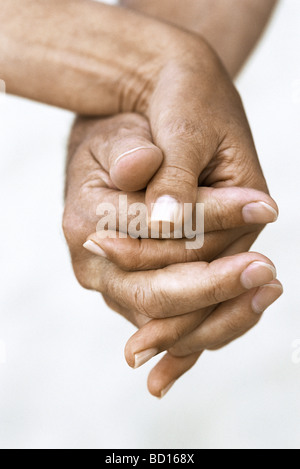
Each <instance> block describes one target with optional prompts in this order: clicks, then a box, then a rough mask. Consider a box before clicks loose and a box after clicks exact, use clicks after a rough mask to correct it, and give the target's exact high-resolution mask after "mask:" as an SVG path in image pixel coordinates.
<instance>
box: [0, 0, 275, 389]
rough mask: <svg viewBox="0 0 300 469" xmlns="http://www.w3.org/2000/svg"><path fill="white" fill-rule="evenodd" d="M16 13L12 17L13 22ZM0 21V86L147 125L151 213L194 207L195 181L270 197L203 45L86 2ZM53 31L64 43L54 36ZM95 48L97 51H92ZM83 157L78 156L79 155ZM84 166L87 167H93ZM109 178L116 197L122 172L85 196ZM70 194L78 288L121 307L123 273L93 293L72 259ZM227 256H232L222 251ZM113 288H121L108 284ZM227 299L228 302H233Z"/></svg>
mask: <svg viewBox="0 0 300 469" xmlns="http://www.w3.org/2000/svg"><path fill="white" fill-rule="evenodd" d="M16 8H18V11H19V13H20V14H19V15H18V16H16V15H15V14H14V12H15V11H16ZM21 19H22V24H21V25H20V21H21ZM41 19H42V21H41ZM0 21H1V32H0V35H1V36H0V39H1V40H0V69H1V78H3V79H4V80H5V81H6V83H7V91H8V92H10V93H14V94H17V95H20V96H24V97H27V98H30V99H36V100H38V101H41V102H45V103H48V104H53V105H57V106H60V107H64V108H67V109H70V110H74V111H76V112H80V113H83V114H95V115H96V114H97V115H107V114H116V113H118V112H120V111H121V112H122V111H137V112H140V113H142V114H144V115H145V116H146V117H147V118H148V119H149V123H150V130H151V134H152V137H153V142H150V143H151V144H152V145H153V144H154V145H155V146H156V147H157V149H156V150H155V153H156V155H157V158H158V159H157V162H156V165H157V166H158V160H159V156H158V152H159V151H162V152H163V154H164V160H163V163H162V165H161V167H160V169H159V171H158V172H157V173H156V175H155V176H154V177H153V178H152V180H151V183H150V184H148V188H147V192H146V194H145V200H146V202H147V203H148V206H150V205H151V203H152V202H154V201H156V199H157V198H158V197H160V196H161V195H165V194H166V193H167V194H170V195H172V196H173V197H175V198H176V199H177V200H179V201H180V202H187V201H188V202H195V201H196V198H197V194H198V180H199V177H201V178H200V182H201V183H202V184H203V185H204V184H205V185H207V186H213V184H214V182H213V181H219V182H217V183H216V184H219V185H220V184H222V185H225V186H226V185H228V186H230V185H240V186H249V187H255V188H257V189H260V190H263V191H266V190H267V188H266V184H265V181H264V178H263V176H262V174H261V171H260V167H259V164H258V160H257V155H256V151H255V147H254V144H253V140H252V137H251V132H250V129H249V126H248V123H247V119H246V117H245V114H244V111H243V107H242V105H241V102H240V98H239V96H238V94H237V92H236V90H235V89H234V87H233V85H232V83H231V81H230V79H229V76H228V74H227V72H226V71H225V69H224V67H223V66H222V64H221V63H220V61H219V59H218V58H217V56H216V55H215V54H214V52H213V51H212V49H211V48H210V47H209V46H208V45H207V44H206V42H205V41H203V40H202V39H200V38H198V37H196V36H193V35H191V34H188V33H186V32H185V31H181V30H179V29H176V28H173V27H172V26H170V25H165V24H163V23H160V22H157V21H154V20H152V19H149V18H147V17H145V16H143V15H139V14H136V13H134V12H129V11H126V10H124V9H118V8H111V7H108V6H105V5H101V4H96V3H94V2H90V1H88V0H84V1H81V0H80V1H79V0H65V1H64V2H61V1H58V0H48V1H47V2H44V1H41V0H35V1H34V0H24V1H23V2H21V3H20V2H17V1H16V0H2V1H1V9H0ZM61 24H63V25H64V28H61ZM115 25H118V27H117V28H116V27H115ZM216 26H217V25H216ZM133 30H138V31H139V41H133V40H132V31H133ZM53 31H55V32H57V31H60V34H56V33H55V35H53ZM74 37H76V38H77V41H74V39H73V38H74ZM95 43H97V44H98V45H99V46H98V48H97V50H95V46H94V44H95ZM100 46H101V47H100ZM136 70H139V73H138V74H137V73H136ZM58 76H59V77H60V79H59V80H57V77H58ZM170 76H176V81H172V82H170ZM100 77H103V78H102V79H101V78H100ZM200 84H201V86H200ZM87 85H88V86H87ZM95 96H97V97H98V99H96V100H95ZM191 102H193V106H192V107H191V106H190V105H189V103H191ZM212 115H213V116H214V118H213V120H212V119H211V116H212ZM199 116H201V119H199ZM224 123H226V125H225V126H224ZM83 134H84V132H83ZM148 143H149V142H148ZM237 143H238V149H237V146H236V145H237ZM221 144H222V145H223V147H222V148H221V151H220V145H221ZM158 149H159V150H158ZM233 149H234V151H233ZM217 150H218V152H217ZM81 151H84V148H83V147H80V151H79V154H80V152H81ZM85 151H87V150H86V149H85ZM216 153H218V157H215V155H216ZM237 153H238V155H239V156H240V157H239V158H238V161H239V166H238V168H239V171H238V172H236V171H235V172H234V174H235V175H236V176H235V178H234V179H232V174H229V172H227V174H225V178H221V175H224V173H226V168H225V167H224V165H225V162H226V164H228V162H230V161H231V162H232V161H233V160H234V161H235V160H237V158H236V156H237ZM199 155H201V158H199ZM113 158H114V155H112V159H113ZM73 161H75V160H73ZM73 161H71V162H70V163H71V166H72V163H73ZM87 164H88V166H90V167H91V166H92V163H91V161H90V160H89V161H88V163H87ZM133 166H134V165H133ZM229 166H230V165H229ZM249 167H252V168H254V171H253V172H251V171H250V174H251V177H250V178H249V177H248V176H247V177H246V178H245V168H249ZM81 169H82V168H81ZM109 169H110V168H109ZM125 172H126V171H125ZM105 173H106V176H105ZM73 174H74V173H73ZM247 174H248V173H247ZM257 174H259V177H257ZM81 176H82V173H81ZM152 176H153V174H152V175H151V177H152ZM105 177H106V179H107V183H108V184H112V185H111V186H110V187H111V188H112V189H113V188H114V187H115V186H116V183H118V184H120V181H119V180H118V172H117V174H113V171H112V174H111V176H107V172H106V171H105V169H104V168H103V167H100V166H98V167H97V168H93V169H91V171H90V172H89V174H88V177H87V179H86V181H84V180H83V181H82V184H81V185H80V187H81V196H82V197H83V196H84V194H87V193H89V191H90V190H93V192H97V189H101V187H99V186H101V183H100V181H102V180H103V179H102V178H105ZM121 179H122V178H121ZM149 180H150V177H149ZM178 181H181V184H178ZM129 182H130V181H129ZM127 184H128V181H127ZM131 187H132V188H133V185H132V186H131ZM75 188H76V184H74V185H73V186H72V184H70V185H69V187H68V190H67V209H66V215H65V222H64V224H65V232H66V236H67V239H68V241H69V244H70V248H71V251H72V254H73V263H74V267H75V270H76V275H77V277H78V278H79V279H80V281H81V283H82V284H83V285H84V286H86V287H87V288H95V289H97V290H99V291H103V292H104V294H105V295H106V293H107V292H106V287H107V285H108V284H109V287H110V288H109V293H110V294H112V296H113V297H114V295H116V297H117V298H118V299H121V296H120V292H118V288H119V287H120V288H122V287H124V286H126V284H127V280H126V277H124V273H123V272H122V273H121V274H120V275H119V277H117V273H119V271H118V270H116V266H112V265H111V264H109V261H107V260H102V261H101V262H102V263H103V262H104V264H105V271H106V279H105V280H104V281H102V282H100V284H98V285H96V284H94V285H93V284H91V283H90V281H89V279H88V278H86V277H87V276H86V270H90V273H92V274H93V275H92V278H93V282H95V280H94V279H95V278H96V277H97V273H98V272H99V270H98V269H99V268H100V267H101V265H100V264H99V262H100V260H99V259H97V260H95V259H94V258H92V256H89V255H88V254H87V253H83V249H82V247H80V249H78V240H79V239H80V236H78V233H79V232H80V234H81V235H82V232H83V231H84V229H85V228H84V227H83V225H84V222H85V218H84V215H83V210H82V211H81V212H80V207H79V213H78V208H77V207H76V210H75V209H74V205H72V201H71V194H73V197H74V200H75V201H76V200H77V198H76V197H77V192H76V189H75ZM77 188H78V186H77ZM129 189H130V184H129V188H128V185H127V190H129ZM132 190H134V189H132ZM271 203H272V202H271ZM86 208H87V215H91V213H92V209H91V207H88V206H86ZM91 232H92V231H90V232H89V234H90V233H91ZM87 236H88V234H87ZM250 237H251V240H250V239H249V236H246V237H245V238H244V237H243V236H242V237H241V239H242V240H243V242H242V243H240V242H239V239H238V240H237V241H236V242H235V243H234V244H233V246H235V247H234V248H232V249H233V251H235V252H239V251H240V250H242V251H243V250H247V249H248V247H249V246H250V244H251V242H253V237H255V236H254V235H253V233H250ZM229 252H230V249H229V250H228V249H227V250H225V251H224V253H227V254H229ZM224 253H223V254H224ZM94 257H95V256H94ZM143 275H144V274H143ZM111 278H118V279H119V281H118V282H117V283H116V284H113V283H109V280H110V279H111ZM107 282H108V283H107ZM135 286H136V285H135ZM211 288H215V286H213V285H212V286H211ZM141 292H142V290H141V289H140V288H139V289H137V290H136V293H137V294H139V295H140V294H141ZM236 294H237V295H238V294H239V292H237V293H236ZM231 295H232V292H231V293H230V295H229V296H230V298H231ZM137 298H138V296H137ZM129 300H130V298H129V299H128V301H129ZM117 303H118V302H117ZM112 304H113V302H112ZM128 306H129V313H130V314H131V315H132V311H130V308H133V309H134V304H132V303H130V301H129V303H127V304H125V309H126V307H128ZM123 311H124V313H125V314H126V311H125V310H123ZM139 312H140V311H139ZM140 325H141V324H140ZM195 357H196V355H195V354H192V359H191V358H190V357H187V358H186V361H185V360H184V359H181V361H180V362H178V360H176V359H175V358H176V357H172V356H167V358H166V359H164V360H163V361H162V365H160V366H161V367H163V364H164V363H165V362H166V361H167V362H168V369H169V372H172V371H173V373H174V370H177V371H176V373H175V375H176V376H175V375H174V376H175V377H178V375H180V373H182V372H184V371H185V370H186V369H187V368H188V367H189V366H191V363H192V362H193V360H194V358H195ZM173 358H174V360H173ZM172 360H173V362H172ZM172 363H173V365H174V367H173V366H172V365H171V364H172ZM157 369H159V367H158V368H157ZM178 370H179V371H180V373H179V371H178ZM161 376H163V377H164V378H165V377H166V376H167V377H168V374H167V373H163V375H161ZM152 378H153V376H152ZM153 383H156V384H155V386H154V384H153ZM165 384H166V385H168V384H169V383H164V382H163V381H159V379H157V375H156V377H155V376H154V378H153V379H152V385H153V386H154V387H153V386H152V388H151V382H150V383H149V387H150V391H151V392H152V393H153V394H155V395H160V391H162V390H163V389H164V388H165V387H166V386H165ZM159 386H161V388H160V389H159Z"/></svg>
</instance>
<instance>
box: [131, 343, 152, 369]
mask: <svg viewBox="0 0 300 469" xmlns="http://www.w3.org/2000/svg"><path fill="white" fill-rule="evenodd" d="M157 354H158V349H156V348H149V349H148V350H144V351H143V352H139V353H136V354H135V355H134V368H135V369H136V368H139V367H140V366H142V365H144V364H145V363H147V362H148V361H149V360H151V358H153V357H155V355H157Z"/></svg>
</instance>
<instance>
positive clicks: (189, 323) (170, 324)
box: [125, 235, 252, 368]
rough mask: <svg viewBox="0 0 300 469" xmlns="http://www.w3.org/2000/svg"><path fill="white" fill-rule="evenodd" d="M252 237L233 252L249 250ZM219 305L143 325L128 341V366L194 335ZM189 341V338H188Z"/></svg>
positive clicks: (245, 237)
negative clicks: (192, 333)
mask: <svg viewBox="0 0 300 469" xmlns="http://www.w3.org/2000/svg"><path fill="white" fill-rule="evenodd" d="M251 242H252V239H249V235H247V236H244V237H242V238H241V239H239V240H238V241H236V242H235V243H233V244H232V246H231V247H230V248H229V249H228V250H230V251H233V252H234V254H237V253H239V252H245V251H247V250H248V249H249V247H250V244H251ZM216 308H217V306H213V307H210V308H206V309H204V310H199V311H195V312H192V313H190V314H186V315H183V316H177V317H174V318H168V319H154V320H152V321H150V322H149V323H148V324H147V326H146V327H142V328H141V329H140V330H139V331H137V332H136V333H135V334H134V335H133V336H132V337H131V338H130V339H129V341H128V342H127V344H126V347H125V357H126V360H127V363H128V364H129V366H131V367H134V368H138V367H139V366H142V365H143V364H144V363H146V362H147V361H149V360H150V359H151V358H153V356H155V355H157V354H158V353H160V352H163V351H164V350H168V349H169V348H171V347H173V346H174V345H176V343H177V342H179V341H180V340H181V339H183V338H184V337H186V336H187V335H188V334H191V332H193V331H194V330H195V329H196V328H198V327H199V326H200V325H201V324H202V323H203V322H204V320H205V319H206V318H207V317H208V315H210V314H211V313H212V311H214V310H215V309H216ZM187 340H188V339H187Z"/></svg>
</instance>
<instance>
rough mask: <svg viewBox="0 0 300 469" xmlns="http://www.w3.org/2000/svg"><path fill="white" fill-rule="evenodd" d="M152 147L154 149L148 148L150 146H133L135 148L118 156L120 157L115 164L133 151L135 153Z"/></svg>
mask: <svg viewBox="0 0 300 469" xmlns="http://www.w3.org/2000/svg"><path fill="white" fill-rule="evenodd" d="M151 149H152V148H148V147H136V148H133V150H128V151H125V153H122V155H120V156H118V158H117V159H116V160H115V162H114V166H115V165H116V164H117V163H118V162H119V161H120V160H121V159H122V158H124V156H128V155H131V154H132V153H135V152H136V151H139V150H151Z"/></svg>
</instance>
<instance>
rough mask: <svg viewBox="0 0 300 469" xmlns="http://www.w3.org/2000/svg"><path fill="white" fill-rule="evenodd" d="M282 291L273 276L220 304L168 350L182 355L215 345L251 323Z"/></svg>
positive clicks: (250, 326)
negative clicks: (272, 279) (250, 289)
mask: <svg viewBox="0 0 300 469" xmlns="http://www.w3.org/2000/svg"><path fill="white" fill-rule="evenodd" d="M282 293H283V287H282V285H281V283H280V282H279V281H278V280H274V281H272V282H270V283H268V284H266V285H264V286H262V287H260V288H258V289H255V290H254V291H251V292H248V293H245V294H243V295H241V296H240V297H238V298H235V299H233V300H230V301H227V302H225V303H223V304H222V305H220V306H219V307H218V308H217V309H216V310H215V311H214V312H213V313H212V314H211V315H210V316H208V317H207V319H206V320H205V321H204V322H202V324H201V325H200V327H199V328H197V329H195V330H194V331H193V332H192V333H191V334H189V335H187V336H185V337H184V338H183V339H182V340H181V341H180V342H178V343H177V344H176V345H175V347H173V348H172V349H171V350H170V352H171V353H172V354H174V355H176V356H186V355H188V354H190V353H195V352H199V351H201V350H205V349H209V350H210V349H215V348H218V347H219V346H221V344H223V343H229V342H231V341H233V340H235V339H237V338H238V337H241V336H242V335H244V334H245V333H246V332H248V331H249V330H250V329H251V328H252V327H254V326H255V325H256V324H257V323H258V322H259V320H260V319H261V315H262V314H263V312H264V311H265V310H266V309H267V308H268V307H269V306H271V305H272V304H273V303H274V302H275V301H277V300H278V298H279V297H280V296H281V295H282Z"/></svg>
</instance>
